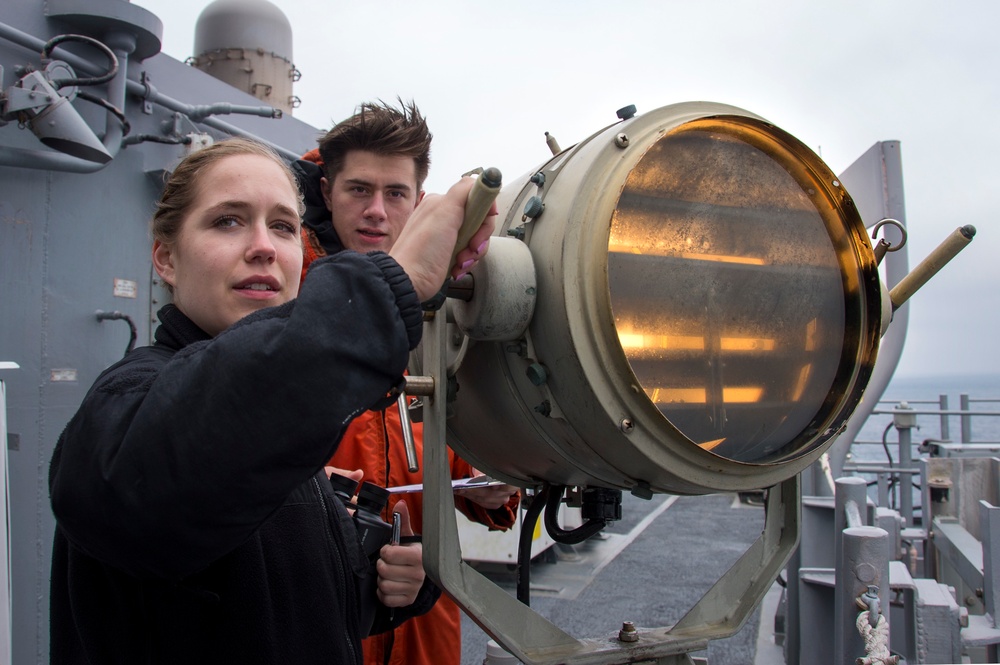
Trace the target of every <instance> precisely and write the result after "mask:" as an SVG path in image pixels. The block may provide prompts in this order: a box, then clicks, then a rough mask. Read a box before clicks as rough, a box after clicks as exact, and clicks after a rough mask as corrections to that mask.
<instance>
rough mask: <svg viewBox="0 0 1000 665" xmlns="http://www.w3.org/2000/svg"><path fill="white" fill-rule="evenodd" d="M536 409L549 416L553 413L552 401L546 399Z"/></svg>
mask: <svg viewBox="0 0 1000 665" xmlns="http://www.w3.org/2000/svg"><path fill="white" fill-rule="evenodd" d="M535 411H536V412H537V413H540V414H542V415H543V416H545V417H546V418H548V417H549V414H550V413H552V403H551V402H549V400H545V401H544V402H542V403H541V404H539V405H538V406H536V407H535Z"/></svg>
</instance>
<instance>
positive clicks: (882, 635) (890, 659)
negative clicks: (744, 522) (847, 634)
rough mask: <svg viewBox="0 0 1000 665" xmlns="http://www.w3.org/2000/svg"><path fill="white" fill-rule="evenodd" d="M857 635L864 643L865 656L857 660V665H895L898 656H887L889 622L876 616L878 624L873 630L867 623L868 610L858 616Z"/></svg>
mask: <svg viewBox="0 0 1000 665" xmlns="http://www.w3.org/2000/svg"><path fill="white" fill-rule="evenodd" d="M856 625H857V627H858V633H860V634H861V637H862V639H864V641H865V656H864V658H858V659H857V660H856V661H855V662H856V663H857V665H897V664H898V663H899V656H893V655H890V654H889V622H888V621H886V620H885V616H883V615H881V614H879V615H878V623H877V624H876V625H875V627H874V628H873V627H872V625H871V623H869V621H868V610H865V611H864V612H861V613H859V614H858V621H857V624H856Z"/></svg>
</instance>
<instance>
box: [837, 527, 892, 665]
mask: <svg viewBox="0 0 1000 665" xmlns="http://www.w3.org/2000/svg"><path fill="white" fill-rule="evenodd" d="M836 575H837V590H836V594H837V596H836V608H835V614H834V633H833V662H834V665H854V663H855V659H856V658H859V657H861V656H864V655H865V642H864V639H863V638H862V637H861V634H860V633H859V632H858V628H857V617H858V614H859V613H860V612H861V611H862V610H861V609H860V608H859V607H858V605H857V602H856V600H857V599H858V598H860V597H861V596H862V595H863V594H864V593H865V592H866V591H868V587H869V586H876V587H878V599H879V606H880V608H881V614H882V615H883V616H885V619H886V621H888V620H889V534H888V533H887V532H886V531H885V529H880V528H878V527H873V526H861V527H852V528H848V529H845V530H844V533H843V551H842V552H840V553H839V560H838V565H837V572H836ZM876 618H877V617H876Z"/></svg>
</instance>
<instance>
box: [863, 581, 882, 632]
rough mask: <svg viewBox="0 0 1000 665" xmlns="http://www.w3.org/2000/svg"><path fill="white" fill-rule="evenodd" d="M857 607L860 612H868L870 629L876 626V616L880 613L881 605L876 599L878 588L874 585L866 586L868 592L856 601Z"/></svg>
mask: <svg viewBox="0 0 1000 665" xmlns="http://www.w3.org/2000/svg"><path fill="white" fill-rule="evenodd" d="M857 604H858V607H859V608H861V609H862V610H865V609H867V610H868V623H869V624H871V627H872V628H875V627H876V626H877V625H878V616H879V614H881V613H882V604H881V601H880V600H879V598H878V587H877V586H875V585H874V584H869V585H868V591H865V592H864V593H863V594H861V595H860V596H859V597H858V599H857Z"/></svg>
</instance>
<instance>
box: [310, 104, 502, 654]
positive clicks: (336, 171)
mask: <svg viewBox="0 0 1000 665" xmlns="http://www.w3.org/2000/svg"><path fill="white" fill-rule="evenodd" d="M430 143H431V133H430V131H429V130H428V128H427V123H426V121H425V119H424V118H423V117H422V116H421V114H420V112H419V110H418V109H417V107H416V106H415V105H414V104H412V103H411V104H409V105H405V104H404V105H402V108H400V109H396V108H393V107H391V106H388V105H385V104H381V103H378V104H373V103H366V104H362V105H361V106H360V107H359V109H358V112H357V113H356V114H355V115H353V116H352V117H350V118H348V119H347V120H345V121H343V122H341V123H339V124H337V125H336V126H335V127H334V128H333V129H331V130H330V131H329V132H328V133H327V134H326V135H325V136H324V137H323V138H322V139H320V141H319V149H318V150H314V151H312V152H310V153H308V154H307V155H305V158H304V159H303V160H300V161H298V162H296V163H295V164H294V165H293V171H295V172H296V176H297V177H298V179H299V184H300V187H301V188H302V190H303V193H304V195H305V201H306V213H305V216H304V218H303V222H304V224H303V240H304V243H303V245H304V248H305V254H306V259H305V262H304V267H303V269H304V270H305V269H307V268H308V264H309V263H310V262H311V261H312V260H313V259H315V258H317V257H320V256H324V255H327V254H334V253H337V252H340V251H342V250H345V249H346V250H353V251H356V252H360V253H368V252H371V251H375V250H381V251H388V250H389V249H390V248H391V247H392V246H393V244H394V243H395V241H396V239H397V238H398V237H399V234H400V232H401V231H402V229H403V227H404V226H405V225H406V222H407V220H408V219H409V217H410V214H411V213H413V210H414V208H415V207H416V205H417V203H419V202H420V200H421V198H422V197H423V189H422V186H423V182H424V179H425V178H426V177H427V171H428V169H429V168H430ZM413 430H414V431H413V435H414V440H415V442H416V445H417V449H418V454H419V451H420V450H421V449H422V445H423V436H422V434H423V429H422V425H421V424H420V423H414V425H413ZM449 454H450V458H451V471H452V477H453V478H463V477H470V476H473V475H476V474H477V472H476V470H475V469H473V468H472V467H471V466H470V465H469V464H468V463H467V462H465V461H463V460H461V459H460V458H458V457H457V456H455V455H454V454H453V453H449ZM330 464H331V465H333V466H335V467H339V468H342V469H362V470H363V471H364V479H365V480H367V481H368V482H372V483H375V484H377V485H381V486H383V487H393V486H398V485H409V484H415V483H421V482H423V476H422V474H421V473H420V472H417V473H411V472H410V471H409V470H408V467H407V463H406V455H405V451H404V448H403V437H402V425H401V423H400V419H399V411H398V409H397V408H396V406H395V405H393V406H392V407H390V408H388V409H384V410H382V411H368V412H366V413H364V414H362V415H361V416H359V417H358V418H357V419H355V420H354V421H353V422H352V423H351V425H350V426H349V428H348V430H347V432H346V434H345V435H344V438H343V440H342V442H341V445H340V448H339V449H338V450H337V453H336V454H335V455H334V457H333V459H331V460H330ZM396 500H397V498H396V497H395V496H394V497H393V498H392V499H390V505H389V506H388V508H387V510H388V511H391V510H392V507H393V505H394V503H395V501H396ZM518 500H519V495H518V493H517V489H516V488H515V487H511V486H509V485H501V486H494V487H488V488H481V489H477V490H470V491H467V493H466V494H464V495H462V496H456V505H457V506H458V507H459V509H460V510H461V511H462V512H463V513H464V514H465V515H467V516H468V517H469V518H470V519H472V520H473V521H476V522H480V523H482V524H485V525H486V526H488V527H489V528H490V529H507V528H509V527H510V526H511V525H512V524H513V523H514V519H515V517H516V514H517V506H518ZM406 501H407V504H408V506H407V507H408V509H409V513H410V522H411V524H412V525H413V530H414V531H415V532H417V533H419V532H420V531H421V529H422V525H423V506H422V503H421V495H419V494H416V495H410V498H408V499H406ZM364 652H365V662H366V663H368V664H371V665H375V664H379V665H384V664H395V663H398V664H403V663H406V664H420V663H426V664H428V665H430V664H434V665H439V664H440V665H458V664H459V662H460V660H461V621H460V615H459V610H458V607H457V606H456V605H455V604H454V603H453V602H452V601H451V600H450V599H448V598H447V597H444V596H442V598H441V599H440V600H439V601H438V602H437V604H436V605H435V606H434V608H433V609H432V610H431V611H430V612H429V613H427V614H426V615H424V616H421V617H417V618H415V619H412V620H410V621H407V622H406V623H404V624H403V625H401V626H399V627H398V628H396V629H395V630H393V631H392V632H389V633H385V634H382V635H376V636H374V637H371V638H368V639H366V640H365V641H364Z"/></svg>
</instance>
